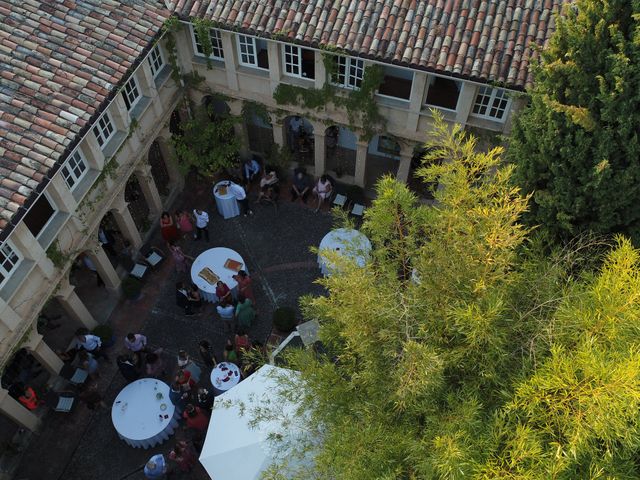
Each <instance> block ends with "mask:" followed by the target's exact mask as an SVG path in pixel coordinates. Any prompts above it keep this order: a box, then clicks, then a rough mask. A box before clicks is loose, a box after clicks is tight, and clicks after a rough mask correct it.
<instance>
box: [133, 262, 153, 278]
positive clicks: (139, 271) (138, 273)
mask: <svg viewBox="0 0 640 480" xmlns="http://www.w3.org/2000/svg"><path fill="white" fill-rule="evenodd" d="M147 270H149V267H148V266H147V265H143V264H141V263H136V264H135V265H134V266H133V268H132V269H131V271H130V272H129V275H131V276H132V277H135V278H137V279H138V280H142V277H144V275H145V274H146V273H147Z"/></svg>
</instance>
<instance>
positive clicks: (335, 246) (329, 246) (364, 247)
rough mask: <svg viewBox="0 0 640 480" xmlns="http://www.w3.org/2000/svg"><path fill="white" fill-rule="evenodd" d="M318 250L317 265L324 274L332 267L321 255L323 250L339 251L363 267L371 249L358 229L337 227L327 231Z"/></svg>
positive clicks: (329, 272) (369, 243) (328, 272)
mask: <svg viewBox="0 0 640 480" xmlns="http://www.w3.org/2000/svg"><path fill="white" fill-rule="evenodd" d="M319 250H320V251H319V252H318V266H319V267H320V271H321V272H322V274H323V275H324V276H327V275H330V274H331V269H332V268H334V267H333V265H331V262H330V261H329V260H328V259H327V258H326V257H325V256H324V255H323V251H334V252H339V253H340V254H341V255H345V256H347V257H349V258H351V259H353V260H355V262H356V264H357V265H359V266H360V267H364V265H365V263H367V259H368V258H369V252H370V251H371V242H370V241H369V239H368V238H367V237H366V236H365V235H364V234H363V233H361V232H359V231H358V230H352V229H347V228H338V229H336V230H331V231H330V232H329V233H327V234H326V235H325V236H324V238H323V239H322V241H321V242H320V248H319Z"/></svg>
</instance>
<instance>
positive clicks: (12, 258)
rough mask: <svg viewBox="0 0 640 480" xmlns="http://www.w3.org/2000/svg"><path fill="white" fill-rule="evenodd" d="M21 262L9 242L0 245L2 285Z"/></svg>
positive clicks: (0, 277) (0, 278) (0, 280)
mask: <svg viewBox="0 0 640 480" xmlns="http://www.w3.org/2000/svg"><path fill="white" fill-rule="evenodd" d="M18 263H20V257H19V256H18V254H17V253H16V251H15V250H14V249H13V247H12V246H11V245H9V243H8V242H5V243H3V244H2V246H0V285H3V284H4V282H5V281H6V280H7V279H8V278H9V276H10V275H11V272H12V271H14V270H15V269H16V266H17V265H18Z"/></svg>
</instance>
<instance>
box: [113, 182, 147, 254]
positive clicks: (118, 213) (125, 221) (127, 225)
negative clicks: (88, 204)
mask: <svg viewBox="0 0 640 480" xmlns="http://www.w3.org/2000/svg"><path fill="white" fill-rule="evenodd" d="M111 214H112V215H113V218H114V219H115V221H116V223H117V224H118V228H119V229H120V232H121V233H122V235H124V237H125V238H126V239H127V240H129V242H131V246H132V247H133V248H134V249H135V250H138V249H139V248H140V247H141V246H142V237H141V236H140V232H139V231H138V227H136V223H135V222H134V221H133V217H132V216H131V212H130V211H129V208H128V207H127V202H125V201H124V193H121V194H120V196H119V198H118V199H117V200H116V201H115V202H114V205H113V207H112V209H111Z"/></svg>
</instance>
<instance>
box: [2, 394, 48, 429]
mask: <svg viewBox="0 0 640 480" xmlns="http://www.w3.org/2000/svg"><path fill="white" fill-rule="evenodd" d="M0 413H2V415H4V416H6V417H8V418H9V419H11V420H13V421H14V422H15V423H17V424H18V425H20V426H21V427H23V428H26V429H27V430H31V431H32V432H35V431H36V430H37V429H38V427H39V426H40V419H39V418H38V417H37V416H36V415H34V414H33V413H31V412H30V411H29V410H27V409H26V408H25V407H23V406H22V405H21V404H20V402H18V401H17V400H16V399H15V398H13V397H12V396H11V395H9V391H8V390H5V389H4V388H0Z"/></svg>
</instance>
